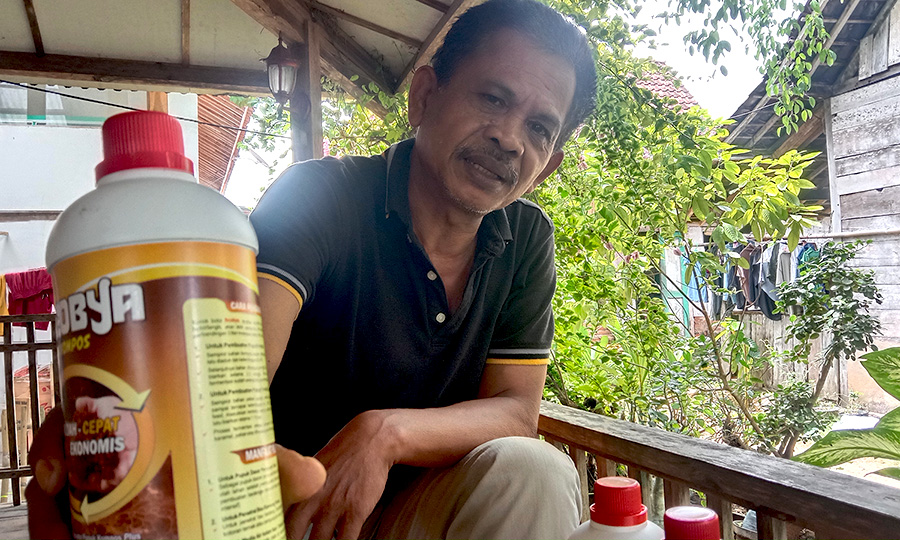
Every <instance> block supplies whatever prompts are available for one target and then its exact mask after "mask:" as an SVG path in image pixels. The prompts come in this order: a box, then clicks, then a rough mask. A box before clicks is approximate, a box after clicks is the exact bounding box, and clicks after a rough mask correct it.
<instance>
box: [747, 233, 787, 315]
mask: <svg viewBox="0 0 900 540" xmlns="http://www.w3.org/2000/svg"><path fill="white" fill-rule="evenodd" d="M763 252H764V248H762V247H761V246H756V247H755V248H753V249H752V251H751V252H750V270H749V276H748V277H749V279H748V281H749V284H750V295H749V298H751V299H752V301H753V304H754V305H756V307H758V308H759V309H760V311H762V313H763V315H765V316H766V317H767V318H769V319H772V320H773V321H780V320H781V313H775V301H774V300H772V298H771V297H770V296H769V295H768V294H767V293H766V291H765V289H764V283H765V282H766V279H765V276H764V275H763V274H764V272H763V264H762V263H761V261H762V258H763ZM760 277H762V278H763V279H762V282H761V279H760Z"/></svg>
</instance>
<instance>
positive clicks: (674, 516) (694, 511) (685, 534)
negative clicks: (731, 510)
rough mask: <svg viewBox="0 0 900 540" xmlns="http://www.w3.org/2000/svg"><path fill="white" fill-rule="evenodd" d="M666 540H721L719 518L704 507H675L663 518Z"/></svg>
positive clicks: (667, 511)
mask: <svg viewBox="0 0 900 540" xmlns="http://www.w3.org/2000/svg"><path fill="white" fill-rule="evenodd" d="M663 528H664V529H665V531H666V540H719V539H720V538H721V536H719V516H718V515H717V514H716V513H715V512H714V511H712V510H710V509H709V508H703V507H702V506H675V507H672V508H669V509H668V510H666V514H665V516H664V517H663Z"/></svg>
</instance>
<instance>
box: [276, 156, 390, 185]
mask: <svg viewBox="0 0 900 540" xmlns="http://www.w3.org/2000/svg"><path fill="white" fill-rule="evenodd" d="M384 170H385V157H384V156H383V155H375V156H343V157H340V158H335V157H331V156H329V157H325V158H322V159H311V160H309V161H301V162H299V163H294V164H293V165H291V166H290V167H288V168H287V169H286V170H285V171H284V173H283V174H282V176H281V177H280V178H279V181H281V180H282V179H284V180H285V181H288V182H294V181H301V182H302V181H304V180H305V181H313V182H316V181H322V180H324V181H329V182H331V181H333V182H341V181H348V182H365V181H377V180H378V179H383V178H384Z"/></svg>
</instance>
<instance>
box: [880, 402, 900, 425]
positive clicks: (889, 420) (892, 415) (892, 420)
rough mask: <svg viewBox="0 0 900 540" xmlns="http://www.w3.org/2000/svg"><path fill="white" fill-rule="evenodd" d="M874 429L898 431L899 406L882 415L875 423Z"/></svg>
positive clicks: (899, 423) (899, 421) (899, 420)
mask: <svg viewBox="0 0 900 540" xmlns="http://www.w3.org/2000/svg"><path fill="white" fill-rule="evenodd" d="M875 429H890V430H893V431H900V407H898V408H896V409H894V410H893V411H891V412H889V413H887V414H886V415H884V416H882V417H881V420H879V421H878V423H877V424H875Z"/></svg>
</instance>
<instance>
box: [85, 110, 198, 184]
mask: <svg viewBox="0 0 900 540" xmlns="http://www.w3.org/2000/svg"><path fill="white" fill-rule="evenodd" d="M143 168H155V169H174V170H177V171H184V172H188V173H191V174H193V173H194V164H193V163H192V162H191V160H190V159H188V158H186V157H185V155H184V139H183V138H182V135H181V125H179V123H178V120H176V119H175V118H173V117H171V116H169V115H168V114H166V113H161V112H155V111H133V112H127V113H122V114H117V115H115V116H111V117H109V118H108V119H107V120H106V122H104V123H103V161H101V162H100V164H99V165H97V167H96V169H95V172H96V173H97V179H98V180H99V179H100V178H103V177H104V176H106V175H108V174H112V173H114V172H118V171H124V170H127V169H143Z"/></svg>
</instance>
